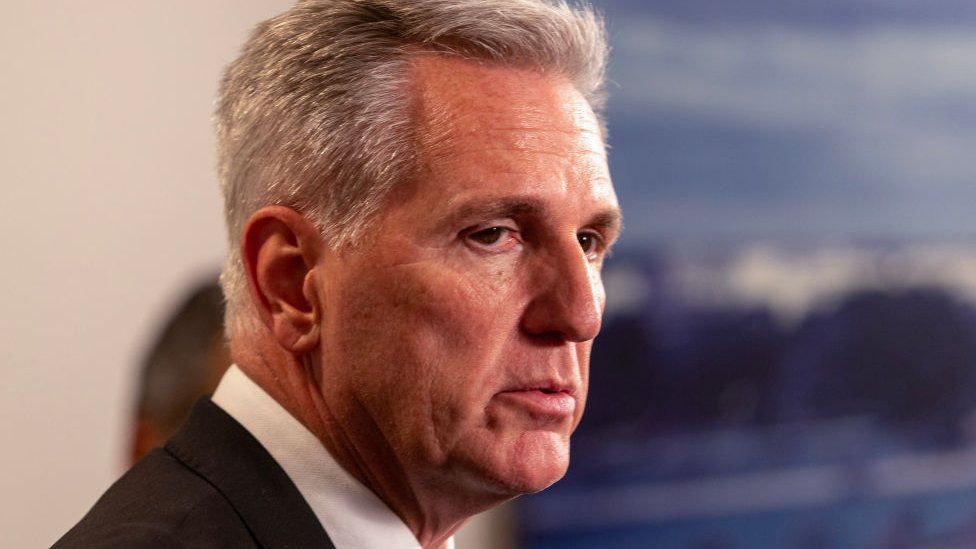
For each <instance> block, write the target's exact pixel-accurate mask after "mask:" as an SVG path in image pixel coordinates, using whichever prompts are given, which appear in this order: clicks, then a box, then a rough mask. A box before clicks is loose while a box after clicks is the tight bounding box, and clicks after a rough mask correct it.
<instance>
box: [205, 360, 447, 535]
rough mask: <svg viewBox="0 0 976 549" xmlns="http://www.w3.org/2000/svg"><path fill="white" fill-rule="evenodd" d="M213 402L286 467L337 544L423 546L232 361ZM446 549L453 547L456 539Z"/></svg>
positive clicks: (388, 510) (317, 441) (398, 519)
mask: <svg viewBox="0 0 976 549" xmlns="http://www.w3.org/2000/svg"><path fill="white" fill-rule="evenodd" d="M213 401H214V403H215V404H217V406H220V407H221V408H223V410H224V411H225V412H227V413H228V414H230V416H231V417H233V418H234V419H235V420H237V422H238V423H240V424H241V425H243V426H244V428H245V429H247V430H248V431H249V432H250V433H251V434H252V435H253V436H254V438H256V439H257V440H258V442H260V443H261V446H264V449H265V450H267V451H268V453H269V454H271V456H272V457H273V458H274V459H275V461H277V462H278V465H280V466H281V468H282V469H284V470H285V473H287V474H288V477H289V478H290V479H291V481H292V482H294V483H295V486H297V487H298V491H299V492H301V494H302V497H304V498H305V501H306V502H308V505H309V506H310V507H311V508H312V511H313V512H314V513H315V516H316V517H318V519H319V522H321V523H322V527H323V528H325V531H326V532H327V533H328V534H329V538H331V539H332V543H334V544H335V546H336V549H387V548H389V549H400V548H403V549H408V548H409V549H418V548H419V547H420V544H419V543H418V542H417V538H416V537H414V535H413V532H411V531H410V529H409V528H407V525H406V524H404V523H403V521H402V520H400V517H398V516H397V515H396V514H394V513H393V511H391V510H390V508H389V507H387V506H386V504H385V503H383V501H381V500H380V499H379V498H378V497H377V496H376V494H374V493H373V492H372V491H371V490H370V489H369V488H366V487H365V486H363V485H362V484H361V483H360V482H359V481H358V480H356V479H355V478H353V477H352V475H350V474H349V473H348V472H346V470H345V469H343V468H342V467H341V466H340V465H339V464H338V463H336V461H335V459H334V458H333V457H332V455H331V454H330V453H329V451H328V450H326V448H325V446H323V445H322V443H321V442H320V441H319V439H318V438H317V437H316V436H315V435H313V434H312V432H311V431H309V430H308V429H306V428H305V426H304V425H302V424H301V423H300V422H299V421H298V420H297V419H295V418H294V417H293V416H292V415H291V414H289V413H288V411H287V410H285V409H284V408H283V407H282V406H281V405H280V404H278V402H277V401H276V400H275V399H273V398H271V396H270V395H269V394H268V393H266V392H265V391H264V389H262V388H261V387H259V386H258V385H257V384H256V383H254V381H252V380H251V379H250V378H249V377H247V375H245V374H244V372H242V371H241V370H240V369H239V368H238V367H237V366H231V367H230V369H228V370H227V373H226V374H224V377H223V378H222V379H221V380H220V385H218V386H217V390H216V392H214V395H213ZM446 548H447V549H454V538H453V537H452V538H451V539H449V540H448V542H447V544H446Z"/></svg>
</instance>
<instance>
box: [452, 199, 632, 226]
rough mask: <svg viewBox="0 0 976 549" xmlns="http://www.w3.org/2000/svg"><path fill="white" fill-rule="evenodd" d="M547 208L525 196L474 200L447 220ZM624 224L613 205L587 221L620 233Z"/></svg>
mask: <svg viewBox="0 0 976 549" xmlns="http://www.w3.org/2000/svg"><path fill="white" fill-rule="evenodd" d="M544 210H545V208H544V207H543V205H542V204H540V203H539V202H538V201H536V200H532V199H525V198H501V199H496V200H474V201H472V202H469V203H467V204H462V205H461V206H460V207H458V208H457V209H456V210H455V211H454V212H452V213H451V214H450V215H449V216H448V219H447V220H446V223H445V224H447V225H454V224H457V223H459V222H461V221H463V220H466V219H495V218H504V217H516V216H524V215H541V214H542V213H543V211H544ZM622 225H623V214H622V213H621V211H620V208H618V207H613V208H607V209H605V210H602V211H599V212H597V213H596V214H594V215H593V216H592V217H591V218H590V220H589V221H588V222H587V223H586V226H589V227H596V228H600V229H604V230H607V231H613V232H615V233H619V232H620V230H621V229H622Z"/></svg>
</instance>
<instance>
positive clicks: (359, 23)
mask: <svg viewBox="0 0 976 549" xmlns="http://www.w3.org/2000/svg"><path fill="white" fill-rule="evenodd" d="M605 49H606V47H605V43H604V38H603V33H602V30H601V27H600V25H599V23H598V21H597V19H596V18H595V17H594V15H593V14H592V13H591V12H589V11H587V10H584V9H580V10H573V9H570V8H569V7H567V6H566V5H564V4H558V3H546V2H542V1H541V0H492V1H485V0H358V1H357V0H320V1H306V2H299V3H298V4H297V5H296V6H294V7H293V8H292V9H291V10H289V11H288V12H286V13H284V14H282V15H281V16H278V17H276V18H274V19H271V20H270V21H268V22H266V23H264V24H263V25H261V26H259V27H258V29H257V30H256V31H255V33H254V35H253V36H252V37H251V39H250V40H249V42H248V43H247V45H246V46H245V48H244V51H243V53H242V54H241V57H240V58H239V59H238V60H237V61H236V62H234V63H233V64H232V65H231V67H230V68H229V69H228V72H227V76H226V78H225V80H224V83H223V89H222V97H221V102H220V106H219V109H218V134H219V142H220V177H221V182H222V185H223V189H224V195H225V204H226V214H227V223H228V231H229V234H230V240H231V253H230V257H229V260H228V263H227V265H226V267H225V271H224V274H223V284H224V292H225V295H226V296H227V300H228V302H227V330H228V339H229V345H230V350H231V356H232V358H233V359H234V361H235V363H236V366H232V367H231V368H230V369H229V370H228V372H227V374H225V376H224V378H223V379H222V381H221V383H220V385H219V387H218V389H217V391H216V393H215V394H214V396H213V401H212V402H211V401H209V400H204V401H202V402H201V403H199V404H198V405H197V407H196V409H195V410H194V412H193V413H192V414H191V416H190V418H189V420H188V421H187V424H186V425H185V426H184V427H183V428H182V429H181V431H180V432H179V433H178V434H177V435H175V436H174V437H173V438H172V439H171V440H170V441H169V442H168V443H167V444H166V447H165V448H164V449H162V450H156V451H154V452H152V453H150V454H149V456H148V457H147V458H146V459H144V460H143V461H142V462H140V463H139V464H138V465H136V466H135V467H134V468H133V469H132V470H131V471H130V472H129V473H127V474H126V475H125V476H124V477H123V478H122V479H121V480H120V481H119V482H118V483H116V484H115V485H114V486H113V487H112V488H111V489H110V490H109V491H108V492H107V493H106V495H105V496H103V498H102V499H101V500H100V501H99V502H98V503H97V504H96V505H95V507H94V508H93V509H92V511H91V512H90V513H89V514H88V515H87V516H86V517H85V518H84V519H83V520H82V522H81V523H80V524H79V525H78V526H76V527H75V529H74V530H72V531H71V532H69V533H68V534H67V536H66V537H65V538H63V539H62V540H61V542H59V543H60V546H63V547H76V546H78V547H87V546H113V545H120V546H126V547H131V546H153V547H157V546H178V547H182V546H212V545H219V546H227V547H260V546H263V547H331V546H333V545H334V546H335V547H338V548H340V549H344V548H347V547H417V546H422V547H445V546H446V547H451V546H453V540H452V534H453V533H454V532H455V531H456V530H457V529H458V528H459V527H460V526H461V525H462V524H463V523H464V522H465V520H467V519H468V518H469V517H471V516H473V515H475V514H477V513H480V512H482V511H484V510H486V509H489V508H491V507H493V506H495V505H498V504H499V503H501V502H503V501H506V500H508V499H511V498H513V497H516V496H518V495H520V494H524V493H528V492H535V491H538V490H542V489H543V488H545V487H547V486H549V485H550V484H552V483H553V482H555V481H556V480H558V479H559V478H560V477H561V476H562V475H563V474H564V472H565V470H566V467H567V466H568V459H569V436H570V434H571V432H572V431H573V429H574V428H575V427H576V425H577V423H578V422H579V419H580V416H581V414H582V412H583V405H584V402H585V397H586V387H587V367H588V361H589V354H590V345H591V342H592V340H593V338H594V337H595V336H596V335H597V332H598V331H599V328H600V319H601V314H602V310H603V302H604V294H603V286H602V283H601V281H600V268H601V264H602V262H603V258H604V257H605V255H606V253H607V251H608V249H609V247H610V245H611V243H612V242H613V241H614V239H615V238H616V236H617V233H618V231H619V226H620V214H619V208H618V206H617V200H616V197H615V195H614V191H613V187H612V185H611V182H610V176H609V173H608V170H607V165H606V157H605V152H604V145H603V139H604V136H603V130H602V128H601V125H600V123H599V119H598V116H597V114H595V112H594V109H595V108H599V106H600V92H601V84H602V82H601V80H602V73H603V67H604V55H605Z"/></svg>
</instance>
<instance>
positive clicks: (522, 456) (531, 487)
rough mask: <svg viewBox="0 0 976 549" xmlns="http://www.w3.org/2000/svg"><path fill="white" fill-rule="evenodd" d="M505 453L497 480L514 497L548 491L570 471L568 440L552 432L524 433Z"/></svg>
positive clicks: (496, 475)
mask: <svg viewBox="0 0 976 549" xmlns="http://www.w3.org/2000/svg"><path fill="white" fill-rule="evenodd" d="M505 453H506V454H507V455H505V456H503V459H504V463H503V464H499V465H500V466H499V467H498V468H497V469H496V474H495V475H494V476H495V479H494V480H495V483H496V484H497V485H498V487H499V488H500V489H501V490H502V491H503V492H504V493H506V494H507V495H509V496H511V497H514V496H520V495H522V494H532V493H535V492H539V491H541V490H545V489H546V488H548V487H550V486H552V485H553V484H554V483H555V482H556V481H558V480H559V479H561V478H563V475H565V474H566V469H567V468H568V467H569V440H568V437H566V436H563V435H560V434H558V433H553V432H549V431H530V432H526V433H522V434H521V435H520V436H519V437H518V439H517V440H516V441H515V443H514V444H513V445H512V446H511V447H509V448H508V449H507V451H506V452H505ZM499 457H502V456H499Z"/></svg>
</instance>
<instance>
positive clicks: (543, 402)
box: [496, 384, 576, 422]
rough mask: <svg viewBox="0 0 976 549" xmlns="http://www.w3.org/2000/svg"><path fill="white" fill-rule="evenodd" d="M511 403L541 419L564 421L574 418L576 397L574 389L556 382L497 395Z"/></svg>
mask: <svg viewBox="0 0 976 549" xmlns="http://www.w3.org/2000/svg"><path fill="white" fill-rule="evenodd" d="M496 398H497V399H499V400H500V401H501V402H502V403H504V404H506V405H510V406H512V407H514V408H516V409H518V410H519V411H521V412H524V413H526V414H527V415H529V416H530V417H531V418H533V419H535V420H539V421H545V422H552V421H563V420H565V419H567V418H572V416H573V412H575V411H576V399H575V398H574V397H573V394H572V390H571V389H570V388H568V387H561V386H558V385H556V384H542V385H535V386H527V387H521V388H517V389H510V390H506V391H502V392H500V393H498V394H497V395H496Z"/></svg>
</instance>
